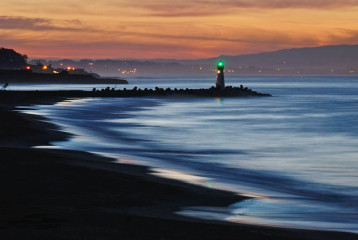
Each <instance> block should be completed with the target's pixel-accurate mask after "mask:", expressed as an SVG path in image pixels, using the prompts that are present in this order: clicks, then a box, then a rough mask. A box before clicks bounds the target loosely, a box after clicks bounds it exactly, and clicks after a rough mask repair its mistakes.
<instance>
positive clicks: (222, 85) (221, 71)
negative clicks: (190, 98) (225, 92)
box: [216, 60, 225, 89]
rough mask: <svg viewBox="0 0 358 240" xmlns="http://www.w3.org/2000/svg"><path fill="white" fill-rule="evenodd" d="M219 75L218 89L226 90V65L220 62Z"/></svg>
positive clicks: (217, 76) (217, 79) (217, 77)
mask: <svg viewBox="0 0 358 240" xmlns="http://www.w3.org/2000/svg"><path fill="white" fill-rule="evenodd" d="M217 70H218V71H217V75H216V87H217V88H220V89H224V88H225V80H224V63H223V62H222V61H221V60H220V61H219V62H218V65H217Z"/></svg>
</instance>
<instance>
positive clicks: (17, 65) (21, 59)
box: [0, 48, 27, 69]
mask: <svg viewBox="0 0 358 240" xmlns="http://www.w3.org/2000/svg"><path fill="white" fill-rule="evenodd" d="M26 62H27V56H26V55H21V54H20V53H17V52H15V51H14V50H13V49H6V48H0V69H24V68H25V67H26V64H27V63H26Z"/></svg>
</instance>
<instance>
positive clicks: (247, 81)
mask: <svg viewBox="0 0 358 240" xmlns="http://www.w3.org/2000/svg"><path fill="white" fill-rule="evenodd" d="M128 81H129V84H128V85H117V86H110V87H115V88H117V89H122V88H127V89H131V88H133V87H134V86H138V87H139V88H142V89H143V88H154V87H156V86H159V87H164V88H166V87H170V88H175V87H176V88H206V87H211V86H213V85H214V84H215V76H194V77H193V76H180V77H178V76H168V77H141V78H135V77H133V78H129V79H128ZM226 84H227V85H232V86H239V85H240V84H243V85H244V86H245V87H249V88H252V89H253V90H255V91H258V92H262V93H270V94H272V95H273V96H272V97H250V98H199V97H132V98H84V99H69V100H66V101H63V102H59V103H57V104H55V105H39V106H33V107H28V109H27V110H24V111H25V112H27V113H31V114H39V115H43V116H46V117H47V118H48V119H49V120H48V121H50V122H52V123H55V124H58V125H59V126H61V128H62V129H63V130H64V131H66V132H70V133H72V134H73V137H72V138H71V139H69V140H68V141H64V142H53V143H51V144H52V146H37V147H40V148H41V147H42V148H48V147H52V148H53V147H55V148H62V149H75V150H81V151H88V152H93V153H96V154H101V155H104V156H111V157H114V158H115V159H116V161H117V162H118V163H131V164H138V165H146V166H150V167H151V169H152V172H153V174H156V175H158V176H163V177H167V178H175V179H179V180H182V181H186V182H190V183H194V184H200V185H203V186H206V187H209V188H218V189H225V190H230V191H234V192H237V193H239V194H242V195H246V196H251V198H248V199H247V200H244V201H241V202H238V203H235V204H233V205H231V206H228V207H221V208H218V207H203V206H189V207H188V206H186V207H184V206H183V208H182V210H181V211H179V212H178V214H182V215H185V216H191V217H197V218H205V219H220V220H227V221H233V222H243V223H253V224H262V225H274V226H283V227H298V228H314V229H325V230H339V231H348V232H356V233H357V232H358V111H357V110H358V77H347V76H344V77H339V76H330V77H327V76H313V77H310V76H265V77H263V76H233V75H232V76H231V75H227V76H226ZM95 87H97V88H103V87H105V86H101V85H97V86H95ZM92 88H93V85H12V86H9V89H10V90H20V89H21V90H34V89H37V90H59V89H86V90H90V89H92Z"/></svg>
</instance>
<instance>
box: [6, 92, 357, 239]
mask: <svg viewBox="0 0 358 240" xmlns="http://www.w3.org/2000/svg"><path fill="white" fill-rule="evenodd" d="M61 99H62V98H60V97H59V96H56V98H45V99H44V98H42V97H41V96H40V97H35V96H31V98H22V97H21V96H17V97H15V98H7V99H1V100H2V103H1V104H0V114H1V115H0V116H1V118H2V121H1V125H0V133H1V134H0V154H1V156H2V157H1V161H0V173H1V174H0V177H1V178H2V181H0V185H1V189H3V191H2V195H1V198H0V211H1V214H0V237H1V239H358V236H357V235H355V234H350V233H338V232H323V231H309V230H296V229H280V228H270V227H260V226H249V225H242V224H231V223H224V222H217V221H202V220H196V219H191V218H185V217H181V216H178V215H175V214H173V212H174V211H176V210H178V209H179V208H180V207H183V206H205V205H206V206H226V205H228V204H231V203H234V202H237V201H240V200H242V199H243V197H241V196H237V195H235V194H233V193H230V192H224V191H218V190H212V189H207V188H204V187H199V186H195V185H190V184H186V183H182V182H179V181H174V180H168V179H162V178H159V177H155V176H152V175H149V174H148V169H147V168H146V167H140V166H132V165H125V164H117V163H113V162H112V161H111V159H108V158H104V157H99V156H95V155H93V154H90V153H85V152H78V151H66V150H41V149H33V148H30V147H31V146H36V145H46V144H47V143H48V142H50V141H56V140H65V139H66V138H67V137H68V136H69V134H67V133H63V132H60V131H58V128H57V127H56V126H54V125H53V124H50V123H45V122H43V121H40V120H43V118H41V117H38V116H33V115H27V114H22V113H18V112H14V111H13V109H14V106H19V105H28V104H51V103H54V102H56V101H59V100H61Z"/></svg>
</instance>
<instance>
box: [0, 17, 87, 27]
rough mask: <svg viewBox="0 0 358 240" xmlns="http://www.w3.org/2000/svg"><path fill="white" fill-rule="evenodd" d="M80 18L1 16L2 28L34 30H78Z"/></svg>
mask: <svg viewBox="0 0 358 240" xmlns="http://www.w3.org/2000/svg"><path fill="white" fill-rule="evenodd" d="M76 25H81V22H80V21H79V20H52V19H48V18H25V17H10V16H0V29H10V30H11V29H20V30H32V31H44V30H47V31H49V30H54V31H78V30H79V28H78V27H74V26H76Z"/></svg>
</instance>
